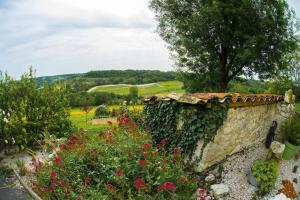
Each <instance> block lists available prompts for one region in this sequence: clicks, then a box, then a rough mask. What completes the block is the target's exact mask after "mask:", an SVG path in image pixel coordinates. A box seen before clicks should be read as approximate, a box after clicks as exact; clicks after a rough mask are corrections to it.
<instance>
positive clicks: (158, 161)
mask: <svg viewBox="0 0 300 200" xmlns="http://www.w3.org/2000/svg"><path fill="white" fill-rule="evenodd" d="M163 144H164V142H163V141H162V143H161V146H160V148H156V147H155V146H153V145H152V144H151V137H150V135H149V134H148V133H147V132H145V131H141V129H137V125H136V124H135V123H134V121H133V120H132V119H131V118H129V117H128V116H123V117H119V119H118V126H114V125H111V126H110V128H109V129H108V130H107V131H106V132H105V133H102V134H99V136H98V135H97V136H91V135H89V137H88V136H87V134H84V133H79V134H77V135H74V136H73V137H72V138H71V139H70V140H69V141H68V142H67V143H66V144H65V145H64V146H62V147H61V150H60V151H59V152H58V154H57V155H56V156H55V157H54V159H53V162H52V163H53V164H50V165H44V166H42V167H37V169H38V170H37V177H36V178H37V180H36V182H35V183H34V184H33V186H34V188H35V191H36V192H38V193H39V194H41V195H42V196H43V199H124V200H125V199H141V200H142V199H145V200H146V199H148V200H151V199H153V200H154V199H160V200H164V199H175V200H176V199H191V198H193V199H195V198H196V197H195V196H194V195H195V191H196V189H197V187H198V183H199V177H198V176H194V175H192V174H191V173H189V172H187V171H186V170H185V165H184V162H183V159H182V157H181V155H180V149H179V148H174V151H173V154H171V155H167V154H166V150H165V148H164V146H163Z"/></svg>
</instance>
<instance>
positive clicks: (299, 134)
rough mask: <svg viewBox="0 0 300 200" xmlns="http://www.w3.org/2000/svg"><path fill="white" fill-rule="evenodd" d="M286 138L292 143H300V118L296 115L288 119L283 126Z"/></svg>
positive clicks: (296, 144)
mask: <svg viewBox="0 0 300 200" xmlns="http://www.w3.org/2000/svg"><path fill="white" fill-rule="evenodd" d="M283 133H284V134H285V136H286V139H287V140H288V141H289V142H290V143H291V144H293V145H295V146H298V145H300V120H299V119H298V118H296V117H292V118H290V119H288V120H287V121H286V122H285V124H284V126H283Z"/></svg>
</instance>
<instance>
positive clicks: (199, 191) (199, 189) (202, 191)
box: [197, 188, 205, 196]
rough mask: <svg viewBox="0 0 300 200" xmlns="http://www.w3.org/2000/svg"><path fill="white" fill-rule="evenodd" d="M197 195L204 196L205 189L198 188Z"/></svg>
mask: <svg viewBox="0 0 300 200" xmlns="http://www.w3.org/2000/svg"><path fill="white" fill-rule="evenodd" d="M197 194H198V195H199V196H200V195H204V194H205V189H203V188H198V190H197Z"/></svg>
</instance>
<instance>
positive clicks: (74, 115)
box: [70, 105, 143, 133]
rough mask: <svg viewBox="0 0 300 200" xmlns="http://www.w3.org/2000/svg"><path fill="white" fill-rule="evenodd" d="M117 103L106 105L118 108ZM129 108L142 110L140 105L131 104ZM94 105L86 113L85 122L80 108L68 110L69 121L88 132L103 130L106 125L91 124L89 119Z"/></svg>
mask: <svg viewBox="0 0 300 200" xmlns="http://www.w3.org/2000/svg"><path fill="white" fill-rule="evenodd" d="M119 108H120V106H119V105H112V106H108V109H110V110H112V109H119ZM127 108H128V109H129V110H142V109H143V106H142V105H132V106H128V107H127ZM95 109H96V108H95V107H92V108H91V110H90V112H89V113H88V114H87V123H86V116H85V113H84V112H83V111H82V109H81V108H72V109H71V112H70V120H71V122H72V123H73V124H74V125H75V126H76V127H77V128H78V129H80V128H83V129H84V130H86V131H87V132H89V133H101V132H102V131H104V130H105V129H106V128H107V127H108V125H106V124H104V125H93V124H92V123H91V120H92V119H93V117H94V113H95Z"/></svg>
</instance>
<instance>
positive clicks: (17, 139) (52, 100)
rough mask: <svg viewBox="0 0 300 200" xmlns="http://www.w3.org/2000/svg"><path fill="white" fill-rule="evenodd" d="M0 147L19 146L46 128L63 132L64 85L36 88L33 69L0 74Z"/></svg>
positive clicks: (65, 116) (38, 136)
mask: <svg viewBox="0 0 300 200" xmlns="http://www.w3.org/2000/svg"><path fill="white" fill-rule="evenodd" d="M0 110H1V115H0V134H1V138H0V147H3V146H10V147H11V146H14V147H16V149H17V150H22V149H24V148H25V147H26V146H28V145H31V144H33V143H34V142H35V141H37V140H39V139H43V134H44V133H45V132H48V133H50V134H55V135H57V136H62V135H64V134H65V133H66V132H68V131H69V130H70V127H71V122H70V121H69V119H68V117H69V108H68V99H67V96H66V90H65V86H64V85H57V84H55V85H45V86H44V87H43V88H38V86H37V84H36V82H35V79H34V76H33V73H32V72H30V73H29V74H25V75H23V76H22V77H21V78H20V80H14V79H12V78H11V77H9V76H8V75H5V76H4V77H1V75H0Z"/></svg>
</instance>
